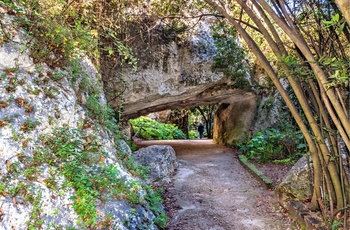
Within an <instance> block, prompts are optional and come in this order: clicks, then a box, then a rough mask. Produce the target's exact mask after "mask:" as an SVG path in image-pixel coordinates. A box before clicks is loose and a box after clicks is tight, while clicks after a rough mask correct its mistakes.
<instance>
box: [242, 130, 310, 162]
mask: <svg viewBox="0 0 350 230" xmlns="http://www.w3.org/2000/svg"><path fill="white" fill-rule="evenodd" d="M285 128H286V129H284V130H283V131H281V130H279V129H276V128H270V129H267V130H265V131H263V132H257V133H256V134H254V135H253V136H252V138H251V139H250V140H248V138H247V136H246V138H245V140H244V141H242V142H240V143H238V144H237V146H238V147H239V148H240V151H242V152H244V153H245V154H246V157H247V158H248V159H255V160H258V162H259V163H266V162H270V161H275V162H276V163H282V162H293V161H295V160H296V159H298V158H299V157H300V156H301V155H302V154H303V153H305V152H306V151H307V145H306V144H305V141H304V137H303V135H302V133H301V132H300V131H293V130H292V129H290V128H289V127H285ZM287 159H289V160H287Z"/></svg>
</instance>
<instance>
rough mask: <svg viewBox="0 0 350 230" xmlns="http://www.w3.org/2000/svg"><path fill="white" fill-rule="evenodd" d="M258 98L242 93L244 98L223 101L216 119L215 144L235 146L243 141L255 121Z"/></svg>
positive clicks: (251, 94) (217, 111) (233, 97)
mask: <svg viewBox="0 0 350 230" xmlns="http://www.w3.org/2000/svg"><path fill="white" fill-rule="evenodd" d="M256 104H257V102H256V96H255V95H254V94H253V93H242V97H241V98H238V97H235V96H232V97H230V98H228V99H226V100H224V101H222V102H221V103H220V104H219V106H218V108H217V110H216V112H215V117H214V123H215V126H214V131H213V139H214V142H215V143H217V144H221V145H234V144H235V143H236V142H237V141H239V140H241V139H242V137H243V135H244V133H246V132H247V131H248V130H249V128H250V126H251V124H252V121H253V119H254V115H255V111H256Z"/></svg>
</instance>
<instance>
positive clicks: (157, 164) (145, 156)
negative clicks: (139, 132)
mask: <svg viewBox="0 0 350 230" xmlns="http://www.w3.org/2000/svg"><path fill="white" fill-rule="evenodd" d="M132 155H133V156H134V157H135V159H136V161H137V162H138V163H140V164H142V165H145V166H149V167H150V177H149V179H148V180H147V182H148V183H154V182H157V183H158V184H164V183H169V182H170V176H171V175H173V174H174V173H175V170H176V168H177V167H178V162H177V160H176V155H175V151H174V149H173V148H172V147H171V146H169V145H154V146H149V147H146V148H141V149H140V150H138V151H136V152H134V153H133V154H132Z"/></svg>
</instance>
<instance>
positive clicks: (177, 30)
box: [0, 0, 350, 228]
mask: <svg viewBox="0 0 350 230" xmlns="http://www.w3.org/2000/svg"><path fill="white" fill-rule="evenodd" d="M0 3H1V5H5V6H6V7H7V8H8V9H9V13H11V14H13V15H15V17H16V21H17V23H18V24H19V25H20V26H22V27H24V28H26V34H25V36H27V38H28V41H31V42H30V49H31V50H32V52H31V54H32V57H33V58H34V60H36V61H37V62H40V61H45V62H46V63H47V64H48V65H49V66H51V67H53V68H55V67H58V66H63V65H64V64H67V63H70V62H71V61H72V57H74V56H75V54H76V53H77V50H79V52H85V53H86V54H87V55H88V56H89V57H90V58H91V59H92V60H93V61H94V63H95V64H99V63H102V60H105V59H103V58H107V59H108V62H110V63H116V65H118V66H122V67H126V66H132V67H135V68H136V67H137V59H136V58H135V57H134V56H133V51H132V49H131V47H132V45H133V43H134V42H135V39H136V38H141V39H144V40H145V38H147V37H148V36H145V35H147V33H151V32H152V29H156V28H157V29H158V28H159V27H163V28H164V29H163V30H162V32H163V34H162V35H163V36H164V37H165V38H167V39H174V40H176V41H177V42H178V43H179V44H181V41H184V40H185V38H186V35H188V34H186V31H190V30H186V29H189V28H190V27H191V26H192V25H190V26H186V23H184V22H185V21H186V20H187V19H189V18H192V19H193V18H198V19H203V18H205V17H206V16H208V15H211V16H214V17H212V18H216V20H211V21H212V22H213V23H218V24H220V25H224V27H225V28H226V29H225V30H222V31H224V32H223V33H224V34H221V35H225V31H232V28H234V30H235V32H234V33H236V34H239V36H240V38H241V40H242V43H243V45H244V46H245V47H246V48H247V50H249V56H248V58H249V59H250V60H252V61H258V62H259V63H260V65H261V66H262V68H263V69H264V72H265V73H266V75H267V76H268V78H269V81H268V82H269V83H270V85H271V86H273V87H275V88H276V89H277V90H278V92H279V93H280V95H281V97H282V98H283V100H284V101H285V103H286V105H287V106H288V109H289V110H290V112H291V114H292V116H293V118H294V120H295V123H296V125H297V126H298V127H299V129H300V131H301V133H302V135H303V136H304V138H305V140H306V144H307V147H308V151H309V152H310V155H311V158H312V161H313V166H314V194H313V198H312V204H313V206H314V208H316V209H320V210H321V212H322V214H323V216H324V217H325V219H328V220H329V221H330V222H332V221H333V219H334V218H335V216H337V215H338V214H340V216H341V217H343V220H344V221H343V227H344V228H348V227H349V226H348V225H347V216H346V215H345V214H346V211H347V210H349V209H350V206H349V204H350V185H349V178H348V176H347V174H346V172H345V170H346V168H345V167H349V166H348V165H349V160H348V159H349V151H350V119H349V113H350V110H349V107H350V98H349V91H350V90H349V87H350V86H349V84H350V83H349V69H350V64H349V63H350V60H349V59H350V57H349V53H350V50H349V47H350V46H349V43H350V36H349V34H350V32H349V31H350V27H349V25H350V15H349V10H348V9H349V5H350V2H349V1H347V0H336V1H335V2H334V1H330V0H320V1H314V0H299V1H287V0H286V1H275V0H273V1H265V0H261V1H255V0H253V1H248V2H247V1H242V0H235V1H213V0H203V1H185V0H180V1H169V0H166V1H153V2H152V4H144V3H147V1H143V0H136V1H126V0H112V1H103V0H95V1H89V2H85V1H83V0H72V1H55V0H48V1H40V0H27V1H24V0H18V1H11V0H1V1H0ZM130 12H133V13H130ZM146 15H148V16H146ZM194 25H195V22H194V23H193V26H194ZM137 28H138V29H139V31H136V32H135V30H137ZM135 33H136V34H137V35H135V36H129V35H130V34H135ZM12 36H13V35H12V34H11V33H10V32H9V31H6V30H3V29H1V30H0V41H1V42H4V41H7V40H9V39H12ZM227 37H229V36H228V35H227ZM34 38H36V39H34ZM218 38H219V39H218V40H217V41H216V42H217V44H219V43H220V44H221V43H223V42H226V41H229V40H225V36H221V37H218ZM228 44H229V45H233V44H231V43H228ZM223 51H225V50H223ZM222 55H223V58H221V59H217V61H218V62H217V67H218V68H221V67H225V68H226V70H230V69H232V68H233V69H232V70H235V69H234V67H235V66H228V65H227V63H225V62H224V60H225V58H224V57H225V55H228V57H229V58H233V57H230V56H229V53H225V52H222ZM252 55H254V56H255V58H256V60H254V58H253V56H252ZM102 57H103V58H102ZM227 67H230V68H227ZM231 67H232V68H231ZM135 68H134V69H135ZM238 68H240V67H238ZM111 70H115V69H113V68H111ZM236 73H239V72H236V71H234V72H229V71H227V74H236ZM238 75H239V74H238ZM123 77H124V76H121V77H120V85H121V87H120V88H121V89H120V92H119V94H118V95H119V96H120V97H121V98H116V100H119V101H120V102H121V104H122V96H123V87H124V86H123ZM239 79H241V78H239ZM282 81H283V82H285V84H288V85H289V86H290V87H291V91H292V93H290V92H287V91H286V90H285V87H284V85H282V84H281V82H282ZM237 83H242V84H243V85H244V83H245V82H244V81H237ZM105 91H106V93H110V92H109V90H108V89H105ZM51 94H54V92H51ZM97 98H98V95H96V94H94V93H93V92H90V93H89V103H90V104H91V103H92V104H91V106H89V107H90V108H94V106H96V99H97ZM120 108H122V105H121V106H120ZM90 111H93V109H92V110H91V109H90ZM105 111H106V113H103V114H105V115H106V116H107V117H111V116H110V113H109V112H108V111H107V110H105ZM91 115H92V116H96V117H99V119H100V118H101V120H100V122H101V123H104V121H105V119H104V115H103V116H102V117H101V116H100V113H99V114H96V113H94V112H91ZM116 117H117V118H118V119H119V118H120V117H119V116H116ZM108 124H110V123H108ZM278 133H279V131H276V130H273V132H272V133H271V130H270V131H265V132H262V133H261V134H256V136H253V139H254V140H255V139H259V138H260V137H262V136H263V138H264V139H265V141H266V142H270V141H271V142H274V141H276V140H275V139H274V136H276V135H277V134H278ZM278 135H279V134H278ZM271 138H272V139H271ZM297 138H299V134H297ZM297 146H298V145H297ZM246 147H247V148H248V147H249V144H248V145H247V146H246ZM299 147H300V146H299ZM249 148H250V147H249ZM266 148H269V146H266ZM341 148H342V149H343V151H342V152H341V151H340V149H341ZM287 150H288V149H287ZM253 151H254V150H253ZM341 153H342V154H344V155H345V156H346V157H345V158H343V157H341V155H340V154H341ZM325 203H326V204H327V205H324V204H325ZM338 216H339V215H338Z"/></svg>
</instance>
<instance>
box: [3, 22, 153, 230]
mask: <svg viewBox="0 0 350 230" xmlns="http://www.w3.org/2000/svg"><path fill="white" fill-rule="evenodd" d="M0 20H1V25H2V29H5V30H6V31H11V36H12V37H11V38H10V39H9V41H8V42H6V43H3V44H1V45H0V57H1V59H0V76H1V77H0V207H1V208H0V229H16V230H21V229H51V228H52V229H53V228H60V229H61V228H67V229H68V228H70V229H73V228H74V229H87V228H89V226H91V227H94V228H95V229H107V228H112V229H139V228H140V226H143V227H144V229H157V226H156V225H155V223H154V222H155V218H156V215H157V214H156V215H155V214H154V213H153V212H152V211H151V210H150V208H149V205H148V203H147V200H146V199H145V196H146V194H147V191H146V190H145V189H144V187H143V183H142V181H140V179H139V178H137V177H134V176H133V175H132V174H131V173H130V172H129V171H128V170H127V169H126V168H125V167H124V166H123V165H122V164H121V161H120V156H121V155H126V154H131V151H130V148H129V147H128V146H127V145H126V144H125V142H124V141H122V140H119V141H117V142H116V141H115V139H114V138H113V137H112V133H111V131H110V130H108V129H106V128H105V125H104V123H103V122H104V121H103V120H99V119H98V116H96V114H99V113H101V112H103V110H104V109H105V108H106V104H105V101H106V100H105V98H104V94H103V92H101V91H100V94H99V95H100V96H99V98H96V99H94V100H91V99H93V98H91V97H89V94H88V92H85V91H81V88H82V87H81V86H82V84H84V86H87V85H89V87H90V86H91V87H95V90H97V89H101V88H99V85H101V83H100V82H99V78H100V77H99V75H98V73H97V72H96V70H95V68H94V67H93V66H92V65H91V63H90V62H89V61H88V60H87V59H80V64H79V66H75V80H76V81H75V82H74V81H71V79H72V78H71V73H72V72H70V68H69V67H66V68H64V69H60V68H57V69H51V68H49V67H48V66H46V65H45V64H44V63H36V64H34V63H33V60H32V59H31V58H30V53H29V51H28V50H27V49H23V48H24V47H25V46H26V45H27V44H28V43H27V41H26V39H25V32H24V31H20V30H18V29H17V28H14V27H12V26H13V24H12V20H13V17H12V16H8V15H2V17H1V18H0ZM79 71H80V72H79ZM78 72H79V73H80V74H79V76H78ZM79 82H80V83H79ZM89 103H91V104H89ZM89 106H90V107H89Z"/></svg>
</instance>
